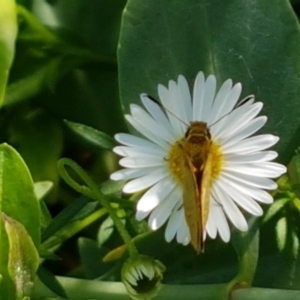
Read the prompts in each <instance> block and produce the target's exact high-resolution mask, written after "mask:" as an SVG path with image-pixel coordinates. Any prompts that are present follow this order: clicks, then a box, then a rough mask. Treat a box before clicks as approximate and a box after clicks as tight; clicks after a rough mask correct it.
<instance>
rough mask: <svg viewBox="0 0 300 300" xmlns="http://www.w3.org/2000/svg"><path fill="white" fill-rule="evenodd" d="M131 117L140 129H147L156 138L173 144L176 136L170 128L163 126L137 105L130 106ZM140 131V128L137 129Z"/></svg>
mask: <svg viewBox="0 0 300 300" xmlns="http://www.w3.org/2000/svg"><path fill="white" fill-rule="evenodd" d="M130 111H131V115H132V117H133V118H134V120H135V121H136V122H137V123H138V124H139V125H140V127H144V128H147V129H148V130H149V131H151V133H152V134H153V135H154V136H157V137H158V138H161V139H163V140H164V141H166V142H169V143H171V142H173V140H174V136H173V135H172V134H171V132H170V131H169V130H168V128H166V127H164V126H161V124H159V123H158V122H157V121H156V120H155V119H153V118H152V117H151V116H150V115H149V114H148V113H147V112H146V111H145V110H144V109H142V108H141V107H140V106H138V105H136V104H131V105H130ZM136 129H137V130H139V129H138V128H136Z"/></svg>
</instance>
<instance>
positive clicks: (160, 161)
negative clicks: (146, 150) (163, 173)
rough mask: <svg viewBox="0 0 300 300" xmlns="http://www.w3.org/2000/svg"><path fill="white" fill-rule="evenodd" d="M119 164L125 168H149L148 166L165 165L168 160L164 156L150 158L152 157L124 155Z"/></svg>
mask: <svg viewBox="0 0 300 300" xmlns="http://www.w3.org/2000/svg"><path fill="white" fill-rule="evenodd" d="M119 164H120V165H121V166H122V167H125V168H147V167H155V166H157V167H159V166H165V165H166V161H165V160H164V158H163V157H162V158H155V157H153V158H150V157H146V158H144V157H137V158H133V157H124V158H122V159H120V161H119Z"/></svg>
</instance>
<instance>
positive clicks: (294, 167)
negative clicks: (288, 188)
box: [287, 154, 300, 197]
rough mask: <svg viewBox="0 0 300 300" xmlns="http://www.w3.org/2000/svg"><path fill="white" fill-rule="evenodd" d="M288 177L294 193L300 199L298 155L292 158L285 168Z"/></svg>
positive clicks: (299, 162) (299, 160) (299, 159)
mask: <svg viewBox="0 0 300 300" xmlns="http://www.w3.org/2000/svg"><path fill="white" fill-rule="evenodd" d="M287 171H288V175H289V179H290V182H291V184H292V186H293V187H294V191H295V193H296V195H297V196H298V197H300V155H299V154H297V155H295V156H293V158H292V160H291V161H290V163H289V164H288V167H287Z"/></svg>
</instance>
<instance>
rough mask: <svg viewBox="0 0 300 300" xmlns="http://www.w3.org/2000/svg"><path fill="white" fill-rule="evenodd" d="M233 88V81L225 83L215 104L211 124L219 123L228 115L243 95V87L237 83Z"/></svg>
mask: <svg viewBox="0 0 300 300" xmlns="http://www.w3.org/2000/svg"><path fill="white" fill-rule="evenodd" d="M231 87H232V81H231V80H227V81H225V82H224V84H223V86H222V87H221V89H220V91H219V93H218V95H217V97H216V100H215V102H214V105H213V112H212V116H211V119H210V120H209V124H213V123H214V122H217V121H218V120H219V119H220V118H222V117H223V116H224V115H226V114H228V113H229V112H230V111H231V110H232V109H233V108H234V106H235V104H236V103H237V101H238V99H239V97H240V95H241V91H242V85H241V84H240V83H237V84H236V85H234V86H233V87H232V88H231Z"/></svg>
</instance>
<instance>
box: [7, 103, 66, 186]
mask: <svg viewBox="0 0 300 300" xmlns="http://www.w3.org/2000/svg"><path fill="white" fill-rule="evenodd" d="M10 125H11V126H10V135H9V142H10V144H12V145H16V147H18V151H19V152H20V154H21V155H22V157H23V158H24V160H25V162H26V164H27V166H28V168H29V170H30V172H31V175H32V178H33V179H34V181H44V180H50V181H52V182H53V184H54V187H56V186H57V181H58V179H59V176H58V172H57V166H56V164H57V161H58V159H59V157H60V156H61V153H62V150H63V134H62V131H61V128H60V124H59V123H58V121H57V120H56V119H55V118H53V117H52V116H51V115H49V114H47V112H46V111H44V110H41V109H38V110H34V111H31V112H29V113H27V114H25V115H24V113H23V114H19V113H15V117H14V118H13V120H12V121H11V124H10Z"/></svg>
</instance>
